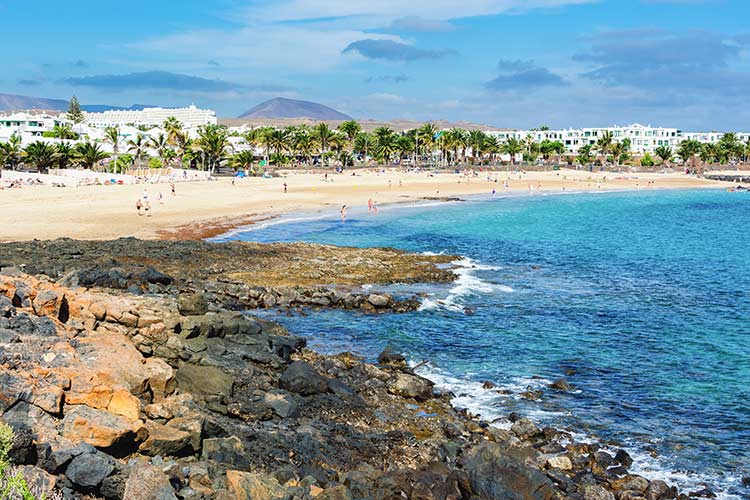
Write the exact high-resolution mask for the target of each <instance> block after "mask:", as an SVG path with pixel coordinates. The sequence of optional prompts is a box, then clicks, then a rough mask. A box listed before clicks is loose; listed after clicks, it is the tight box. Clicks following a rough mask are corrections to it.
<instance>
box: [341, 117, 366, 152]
mask: <svg viewBox="0 0 750 500" xmlns="http://www.w3.org/2000/svg"><path fill="white" fill-rule="evenodd" d="M339 132H341V133H343V134H344V135H346V139H347V140H348V141H349V151H352V150H353V149H354V139H356V137H357V135H359V133H360V132H362V127H361V126H360V125H359V123H357V122H356V121H355V120H347V121H345V122H343V123H342V124H341V125H339Z"/></svg>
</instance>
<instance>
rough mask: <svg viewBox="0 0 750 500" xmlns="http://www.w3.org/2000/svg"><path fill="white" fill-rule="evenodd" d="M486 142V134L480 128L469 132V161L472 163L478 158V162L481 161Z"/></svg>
mask: <svg viewBox="0 0 750 500" xmlns="http://www.w3.org/2000/svg"><path fill="white" fill-rule="evenodd" d="M486 144H487V135H486V134H485V133H484V132H482V131H481V130H472V131H471V132H469V137H468V145H469V147H471V162H472V164H473V163H474V162H475V161H476V159H477V158H479V163H480V164H481V163H482V157H483V155H484V150H485V145H486Z"/></svg>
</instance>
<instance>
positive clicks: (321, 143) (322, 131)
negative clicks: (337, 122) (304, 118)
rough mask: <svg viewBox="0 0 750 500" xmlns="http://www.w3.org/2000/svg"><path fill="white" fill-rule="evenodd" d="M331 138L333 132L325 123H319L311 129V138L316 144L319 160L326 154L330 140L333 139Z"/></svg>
mask: <svg viewBox="0 0 750 500" xmlns="http://www.w3.org/2000/svg"><path fill="white" fill-rule="evenodd" d="M333 136H334V132H333V130H331V129H330V127H329V126H328V125H327V124H325V123H319V124H318V125H317V126H316V127H315V128H314V129H313V138H314V140H315V142H316V143H317V144H318V148H319V151H320V157H321V159H322V158H323V157H324V156H325V154H326V153H327V152H328V149H329V147H330V143H331V139H332V138H333ZM326 163H327V162H326Z"/></svg>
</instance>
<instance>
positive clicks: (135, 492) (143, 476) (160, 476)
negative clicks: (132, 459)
mask: <svg viewBox="0 0 750 500" xmlns="http://www.w3.org/2000/svg"><path fill="white" fill-rule="evenodd" d="M123 498H124V499H127V500H177V496H176V495H175V493H174V490H173V489H172V485H171V484H170V483H169V478H168V477H167V475H166V474H165V473H164V472H162V470H161V469H159V468H158V467H155V466H153V465H151V464H149V463H148V462H144V461H142V460H139V461H138V462H136V463H135V465H133V468H132V470H131V472H130V476H129V477H128V479H127V481H126V482H125V493H124V494H123Z"/></svg>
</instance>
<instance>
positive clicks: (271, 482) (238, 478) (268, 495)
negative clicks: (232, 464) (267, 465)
mask: <svg viewBox="0 0 750 500" xmlns="http://www.w3.org/2000/svg"><path fill="white" fill-rule="evenodd" d="M227 489H228V490H229V491H230V492H231V493H233V494H234V498H235V499H236V500H282V499H283V498H284V497H285V496H286V489H285V488H284V487H283V486H281V485H280V484H279V482H278V481H277V480H276V478H275V477H273V476H271V475H268V474H253V473H250V472H240V471H236V470H230V471H227Z"/></svg>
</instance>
